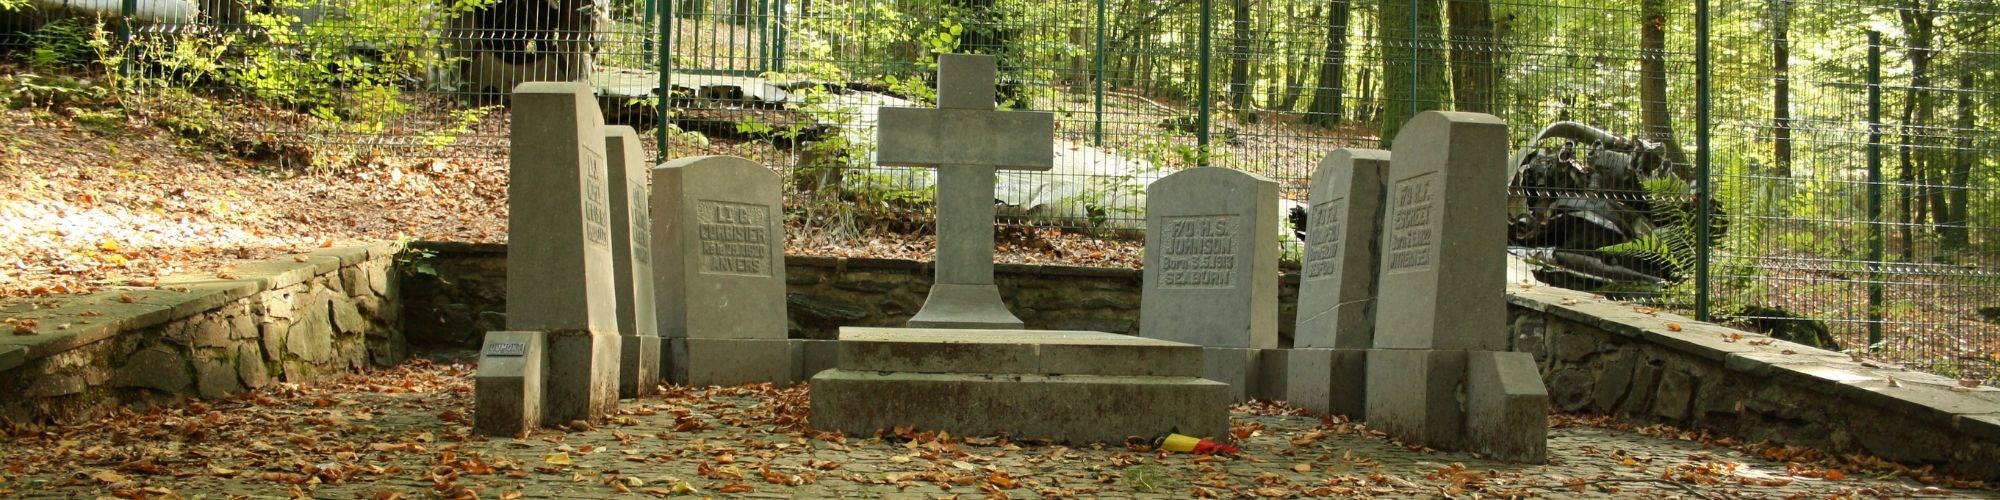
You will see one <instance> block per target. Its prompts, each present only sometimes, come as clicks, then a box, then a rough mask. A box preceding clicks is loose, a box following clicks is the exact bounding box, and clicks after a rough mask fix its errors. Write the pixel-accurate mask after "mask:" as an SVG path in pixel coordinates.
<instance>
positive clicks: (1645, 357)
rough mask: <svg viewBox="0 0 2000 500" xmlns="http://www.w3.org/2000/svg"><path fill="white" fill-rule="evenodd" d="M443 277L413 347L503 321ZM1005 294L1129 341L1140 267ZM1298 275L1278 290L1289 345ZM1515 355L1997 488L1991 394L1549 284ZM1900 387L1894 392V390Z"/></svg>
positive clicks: (808, 316)
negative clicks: (1958, 474)
mask: <svg viewBox="0 0 2000 500" xmlns="http://www.w3.org/2000/svg"><path fill="white" fill-rule="evenodd" d="M420 248H424V249H427V251H430V252H434V253H435V256H434V257H432V258H431V259H430V260H431V263H432V265H433V267H434V268H435V269H436V270H437V277H434V278H427V277H416V278H423V279H410V280H409V281H408V282H407V284H406V288H405V290H406V291H407V292H406V293H405V294H404V297H405V300H406V302H405V308H404V310H405V311H406V312H407V313H408V320H407V322H406V329H407V331H408V332H409V334H410V336H411V341H412V342H425V343H447V344H458V345H465V346H471V345H474V344H475V343H476V342H477V339H478V332H481V331H486V330H493V329H498V325H500V324H503V323H504V319H505V318H504V316H503V315H501V313H500V312H499V311H504V310H505V307H504V304H503V301H504V299H505V293H504V291H503V288H504V284H505V282H506V279H505V275H504V273H505V270H506V264H505V258H506V255H505V248H504V247H502V246H497V245H483V246H479V245H455V244H444V245H436V244H426V245H424V246H421V247H420ZM786 272H787V273H788V274H787V278H788V282H789V296H788V299H789V303H790V308H789V314H790V316H791V321H792V324H791V336H792V338H802V339H832V338H834V337H835V335H836V333H837V329H838V327H839V326H841V325H851V326H900V325H901V324H902V323H903V322H904V321H905V320H907V319H908V318H909V317H910V316H911V315H913V314H915V313H916V311H917V309H918V307H919V306H920V305H921V304H922V303H923V298H924V294H925V293H926V292H927V291H928V290H929V286H930V276H931V272H930V267H929V266H928V264H925V263H921V262H911V261H899V260H880V259H837V258H823V257H790V258H788V259H786ZM995 280H996V282H997V283H998V284H999V285H1000V291H1001V295H1002V296H1003V298H1005V299H1006V301H1007V303H1008V304H1009V305H1010V306H1011V307H1012V308H1013V311H1014V313H1015V314H1016V315H1018V316H1019V317H1020V318H1021V319H1022V320H1023V321H1025V322H1026V323H1027V325H1028V326H1029V327H1030V328H1042V329H1081V330H1097V331H1108V332H1115V333H1127V334H1132V333H1137V332H1136V330H1137V328H1138V318H1139V308H1138V304H1139V285H1140V274H1139V271H1136V270H1130V269H1097V268H1076V267H1061V266H1022V265H999V266H996V268H995ZM1297 292H1298V277H1297V275H1296V274H1287V275H1286V276H1285V279H1283V280H1281V281H1280V292H1279V304H1280V305H1279V308H1280V315H1281V318H1280V320H1279V324H1280V325H1282V326H1283V328H1284V329H1283V330H1282V331H1281V338H1282V339H1284V340H1283V343H1284V344H1289V343H1290V341H1289V339H1290V337H1291V333H1290V327H1291V326H1292V323H1293V320H1292V315H1293V314H1294V312H1295V311H1296V308H1295V302H1296V298H1297V295H1298V293H1297ZM1507 300H1508V314H1509V318H1510V325H1511V328H1512V332H1511V333H1512V334H1513V335H1512V336H1511V338H1510V339H1511V343H1510V348H1511V349H1513V350H1518V351H1527V352H1530V353H1532V354H1534V355H1535V357H1536V359H1537V360H1538V361H1539V362H1540V367H1541V370H1542V376H1543V380H1544V382H1545V383H1547V384H1548V387H1549V394H1550V399H1551V404H1552V405H1554V406H1556V407H1557V408H1558V409H1560V410H1562V411H1566V412H1587V413H1611V414H1616V415H1620V416H1623V417H1627V418H1632V419H1636V420H1639V421H1645V422H1664V423H1671V424H1675V425H1677V426H1683V427H1691V428H1706V429H1712V430H1715V431H1719V432H1721V433H1723V434H1726V435H1733V436H1737V437H1740V438H1742V439H1745V440H1750V441H1757V440H1765V439H1768V440H1771V441H1773V442H1777V443H1781V444H1798V445H1808V446H1814V447H1820V448H1824V449H1829V450H1834V451H1865V452H1868V453H1871V454H1874V455H1877V456H1881V457H1883V458H1887V459H1891V460H1896V461H1899V462H1902V463H1907V464H1939V465H1941V466H1944V467H1949V468H1955V469H1958V470H1961V471H1964V472H1966V473H1969V474H1971V475H1975V476H1978V477H1982V478H1986V479H1995V478H2000V390H1996V389H1994V388H1991V387H1980V388H1964V387H1958V386H1957V383H1956V381H1954V380H1948V379H1945V378H1944V377H1939V376H1935V375H1930V374H1926V373H1921V372H1913V371H1906V370H1901V369H1898V368H1895V367H1890V366H1887V365H1881V364H1876V363H1873V362H1863V361H1855V360H1853V359H1850V358H1849V357H1848V356H1847V355H1844V354H1840V353H1834V352H1829V351H1824V350H1819V349H1815V348H1812V347H1807V346H1804V345H1800V344H1794V343H1790V342H1785V341H1782V340H1775V339H1772V338H1770V337H1767V336H1764V335H1759V334H1754V333H1748V332H1743V331H1739V330H1735V329H1731V328H1727V327H1722V326H1718V325H1712V324H1705V323H1699V322H1695V321H1693V320H1692V319H1689V318H1684V317H1679V316H1675V315H1672V314H1667V313H1657V312H1651V311H1647V310H1645V309H1643V308H1640V307H1638V306H1633V305H1627V304H1620V303H1617V302H1612V301H1606V300H1603V299H1598V298H1594V297H1592V296H1591V295H1589V294H1585V293H1581V292H1575V291H1571V290H1564V289H1559V288H1552V287H1545V286H1521V285H1509V286H1508V287H1507ZM1891 379H1894V380H1895V382H1894V383H1891V382H1890V380H1891Z"/></svg>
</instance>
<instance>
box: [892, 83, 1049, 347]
mask: <svg viewBox="0 0 2000 500" xmlns="http://www.w3.org/2000/svg"><path fill="white" fill-rule="evenodd" d="M997 71H998V70H997V60H996V59H995V58H994V57H993V56H983V55H970V54H943V55H939V56H938V75H937V80H938V92H937V94H938V107H937V108H936V109H918V108H881V111H880V113H881V115H880V126H879V127H877V129H876V133H877V140H876V142H877V148H876V153H875V162H876V163H879V164H882V165H888V166H911V167H935V168H937V169H938V182H937V201H938V207H937V214H938V216H937V217H938V222H937V242H938V249H937V274H936V277H935V278H934V279H933V282H932V284H931V289H930V295H929V296H928V297H926V298H925V299H924V306H923V308H922V309H920V310H918V311H917V314H916V316H914V317H911V318H910V323H909V326H911V327H913V328H917V327H921V328H1021V327H1022V326H1023V325H1022V323H1021V320H1020V318H1016V317H1015V316H1014V314H1013V313H1012V312H1009V311H1008V310H1007V306H1006V304H1005V303H1003V302H1001V299H1000V289H999V287H997V286H995V285H994V283H993V213H994V211H993V183H994V178H993V172H994V171H995V170H996V169H1010V170H1048V169H1050V168H1054V167H1055V141H1054V137H1055V115H1052V114H1049V113H1039V112H1019V111H1016V112H1002V111H995V110H994V109H993V105H994V99H993V98H994V79H995V75H996V73H997Z"/></svg>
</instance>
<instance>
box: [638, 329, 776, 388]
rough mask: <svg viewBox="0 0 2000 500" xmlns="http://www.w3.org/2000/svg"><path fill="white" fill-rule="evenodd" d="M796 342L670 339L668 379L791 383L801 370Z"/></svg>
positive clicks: (725, 383)
mask: <svg viewBox="0 0 2000 500" xmlns="http://www.w3.org/2000/svg"><path fill="white" fill-rule="evenodd" d="M796 344H797V342H796V341H793V340H790V339H687V338H673V339H667V352H668V354H669V356H670V357H671V359H670V361H671V362H670V363H668V366H669V369H668V373H667V379H668V380H670V381H672V382H673V383H676V384H681V385H691V386H710V385H721V386H729V385H742V384H756V383H764V382H770V383H772V384H776V385H789V384H791V383H792V381H793V380H794V379H793V378H792V377H793V373H794V372H796V371H798V366H797V365H796V364H795V359H796V355H794V354H793V350H794V349H796V348H797V345H796Z"/></svg>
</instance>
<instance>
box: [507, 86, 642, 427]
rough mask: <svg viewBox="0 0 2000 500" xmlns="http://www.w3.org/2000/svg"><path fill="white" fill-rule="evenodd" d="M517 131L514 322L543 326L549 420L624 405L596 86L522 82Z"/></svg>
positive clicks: (511, 174)
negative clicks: (593, 89)
mask: <svg viewBox="0 0 2000 500" xmlns="http://www.w3.org/2000/svg"><path fill="white" fill-rule="evenodd" d="M513 103H514V108H513V116H514V118H513V125H512V128H511V130H510V131H509V145H510V147H511V152H510V153H509V155H508V187H507V196H508V207H507V209H508V210H507V234H508V245H507V329H509V330H515V331H538V332H542V333H543V336H544V339H543V343H544V350H545V352H546V353H547V354H546V359H545V363H544V364H543V366H544V367H545V368H546V370H544V371H543V375H544V377H543V388H542V419H541V421H542V422H544V423H547V422H569V421H572V420H594V419H597V418H600V417H603V416H605V415H607V414H609V413H611V410H613V409H615V408H616V407H617V405H618V381H617V377H618V347H619V346H618V343H619V340H618V331H617V328H618V318H617V293H616V289H615V288H614V283H615V282H616V281H615V280H614V279H613V277H612V274H613V272H614V271H613V265H612V262H611V261H612V257H611V255H612V250H611V247H612V231H611V208H610V200H609V195H608V193H607V191H609V190H610V189H611V183H610V182H609V180H608V179H609V178H608V173H607V172H606V170H605V162H604V120H603V117H602V116H601V115H599V113H598V110H597V100H596V98H595V97H594V96H593V95H592V93H591V89H590V86H588V85H584V84H581V83H573V82H530V83H524V84H521V86H520V87H518V88H516V89H514V99H513Z"/></svg>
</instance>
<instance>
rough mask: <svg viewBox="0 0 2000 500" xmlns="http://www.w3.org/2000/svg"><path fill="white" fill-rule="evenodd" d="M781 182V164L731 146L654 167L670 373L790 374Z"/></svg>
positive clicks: (754, 378) (781, 378)
mask: <svg viewBox="0 0 2000 500" xmlns="http://www.w3.org/2000/svg"><path fill="white" fill-rule="evenodd" d="M779 189H780V187H779V179H778V174H777V173H776V172H773V171H771V169H769V168H766V167H764V166H763V165H759V164H757V163H756V162H752V161H750V160H746V159H743V158H737V157H733V156H698V157H693V158H682V159H679V160H674V161H671V162H667V163H665V164H662V165H660V166H659V167H656V168H654V169H653V206H652V209H653V252H654V254H655V255H656V256H657V257H658V260H656V261H654V268H653V277H654V281H653V290H654V294H655V296H656V297H658V302H659V309H658V313H657V314H658V318H659V323H660V328H659V331H660V334H661V336H663V337H666V338H667V343H668V352H669V356H670V358H669V362H668V363H667V364H668V365H669V367H668V370H667V371H668V379H669V380H672V381H673V382H675V383H683V384H694V385H735V384H741V383H749V382H788V381H790V380H791V376H792V370H793V368H792V348H793V347H792V344H791V342H789V341H788V340H786V338H785V337H786V328H787V320H786V316H785V314H786V313H785V307H786V303H785V261H784V251H785V233H784V227H785V226H784V205H783V202H782V200H780V199H779V196H780V193H779Z"/></svg>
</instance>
